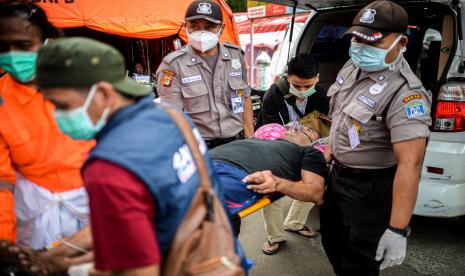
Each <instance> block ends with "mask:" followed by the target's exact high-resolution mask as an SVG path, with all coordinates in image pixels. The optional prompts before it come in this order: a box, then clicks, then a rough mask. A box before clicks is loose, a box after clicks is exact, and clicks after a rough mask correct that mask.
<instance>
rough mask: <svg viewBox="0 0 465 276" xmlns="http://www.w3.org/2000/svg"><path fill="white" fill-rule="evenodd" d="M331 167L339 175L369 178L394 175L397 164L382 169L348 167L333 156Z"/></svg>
mask: <svg viewBox="0 0 465 276" xmlns="http://www.w3.org/2000/svg"><path fill="white" fill-rule="evenodd" d="M332 168H333V170H336V172H337V173H338V174H339V175H342V176H347V177H358V178H371V177H384V176H394V174H395V173H396V170H397V166H392V167H389V168H383V169H359V168H351V167H348V166H346V165H344V164H342V163H341V162H339V161H338V160H337V159H336V158H334V157H333V161H332Z"/></svg>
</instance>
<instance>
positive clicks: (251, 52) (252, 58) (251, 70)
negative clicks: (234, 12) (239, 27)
mask: <svg viewBox="0 0 465 276" xmlns="http://www.w3.org/2000/svg"><path fill="white" fill-rule="evenodd" d="M253 34H254V19H253V18H252V19H251V20H250V87H251V88H255V86H254V81H255V80H254V79H255V78H254V75H253V68H254V64H253V62H254V44H253Z"/></svg>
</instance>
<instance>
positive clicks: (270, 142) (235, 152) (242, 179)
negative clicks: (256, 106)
mask: <svg viewBox="0 0 465 276" xmlns="http://www.w3.org/2000/svg"><path fill="white" fill-rule="evenodd" d="M254 137H255V139H245V140H237V141H233V142H230V143H228V144H225V145H222V146H219V147H216V148H214V149H212V150H211V151H210V156H211V158H212V160H213V166H214V168H215V171H216V172H217V175H218V176H219V179H220V183H221V186H222V194H223V197H224V199H223V200H224V202H225V206H226V208H227V211H228V212H229V214H230V215H235V214H236V213H238V212H240V211H242V210H244V209H246V208H248V207H250V206H251V205H253V204H254V203H255V202H257V200H259V199H261V198H262V197H263V196H264V195H265V194H275V195H274V196H273V199H277V198H279V197H280V196H282V195H283V194H284V195H289V196H291V197H294V198H297V199H303V200H302V201H313V202H315V203H317V204H319V203H321V202H322V194H323V179H324V178H325V177H326V174H327V166H326V162H325V159H324V156H323V153H322V151H324V149H325V147H326V143H325V141H323V142H322V141H320V140H319V139H318V138H319V135H318V133H316V132H315V131H314V130H312V129H310V128H306V127H303V126H302V125H300V124H299V123H297V122H293V123H291V124H290V125H287V126H281V125H279V124H268V125H264V126H262V127H260V128H259V129H258V130H257V131H256V132H255V136H254ZM251 174H252V175H251ZM249 175H251V176H250V177H248V176H249ZM265 175H266V176H265ZM304 175H305V176H306V177H305V179H304ZM262 180H263V181H265V180H268V181H269V182H267V183H260V181H262ZM301 180H302V181H301ZM254 182H259V183H254ZM298 183H300V184H299V185H297V184H298ZM251 184H259V185H251ZM293 184H295V185H294V186H296V187H297V188H293V187H292V185H293ZM289 185H291V186H289ZM302 187H305V189H303V190H304V191H303V192H300V193H299V192H297V191H300V190H302V189H298V188H302ZM276 193H278V194H279V195H276ZM262 207H263V206H262Z"/></svg>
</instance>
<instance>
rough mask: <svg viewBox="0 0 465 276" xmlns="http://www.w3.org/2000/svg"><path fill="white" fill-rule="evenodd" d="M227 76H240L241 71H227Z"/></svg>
mask: <svg viewBox="0 0 465 276" xmlns="http://www.w3.org/2000/svg"><path fill="white" fill-rule="evenodd" d="M229 76H230V77H242V71H238V72H234V71H233V72H229Z"/></svg>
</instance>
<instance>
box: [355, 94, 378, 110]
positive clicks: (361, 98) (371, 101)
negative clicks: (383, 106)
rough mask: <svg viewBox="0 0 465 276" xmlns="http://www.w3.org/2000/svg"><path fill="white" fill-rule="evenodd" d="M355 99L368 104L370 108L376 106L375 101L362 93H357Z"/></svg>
mask: <svg viewBox="0 0 465 276" xmlns="http://www.w3.org/2000/svg"><path fill="white" fill-rule="evenodd" d="M357 100H359V101H360V102H362V103H364V104H366V105H367V106H369V107H370V108H372V109H373V108H375V106H376V102H375V101H373V100H372V99H370V98H368V97H366V96H364V95H358V97H357Z"/></svg>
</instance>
